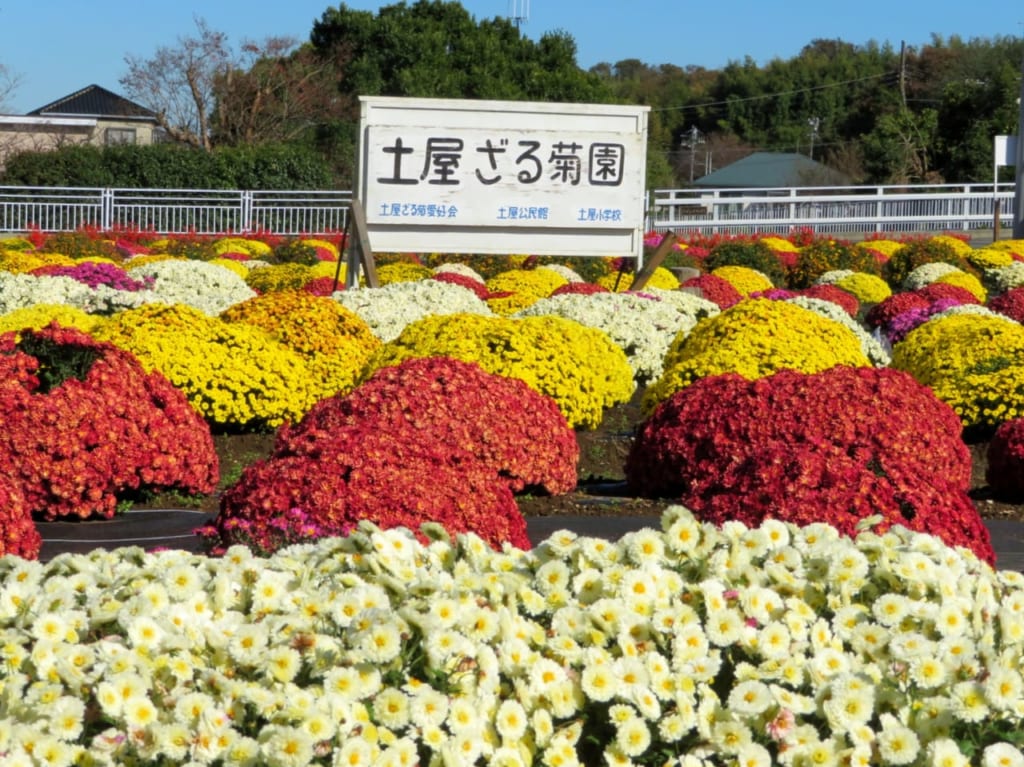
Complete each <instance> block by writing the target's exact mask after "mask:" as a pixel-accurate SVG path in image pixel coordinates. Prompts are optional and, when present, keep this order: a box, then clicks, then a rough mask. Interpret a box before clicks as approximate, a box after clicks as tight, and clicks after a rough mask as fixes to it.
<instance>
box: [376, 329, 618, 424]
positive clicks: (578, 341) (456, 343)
mask: <svg viewBox="0 0 1024 767" xmlns="http://www.w3.org/2000/svg"><path fill="white" fill-rule="evenodd" d="M415 357H454V358H455V359H460V360H464V361H467V362H475V363H477V364H479V365H480V366H481V367H482V368H483V369H484V370H486V371H487V372H489V373H494V374H496V375H503V376H506V377H508V378H519V379H520V380H522V381H525V382H526V384H527V385H528V386H530V387H531V388H533V389H534V390H536V391H538V392H540V393H541V394H546V395H547V396H549V397H551V398H552V399H554V400H555V402H557V403H558V407H559V409H560V410H561V411H562V413H563V414H564V415H565V418H566V421H568V422H569V425H570V426H573V427H582V428H594V427H596V426H597V425H598V424H600V423H601V419H602V417H603V415H604V409H605V408H606V407H609V406H611V405H614V404H616V403H620V402H626V401H628V400H629V398H630V397H631V396H632V394H633V390H634V382H633V371H632V368H630V366H629V360H628V359H627V358H626V354H625V352H623V351H622V349H620V348H619V347H618V346H616V345H615V343H614V342H613V341H612V340H611V338H610V337H609V336H608V334H607V333H605V332H604V331H602V330H598V329H596V328H589V327H585V326H584V325H581V324H579V323H578V322H575V321H573V320H568V319H564V318H562V317H552V316H543V317H522V318H510V317H501V316H497V315H490V316H484V315H477V314H465V313H460V314H446V315H431V316H429V317H425V318H423V319H421V320H417V321H416V322H413V323H411V324H409V325H407V326H406V327H405V329H404V330H403V331H402V333H401V335H399V337H398V338H396V339H395V340H393V341H390V342H388V343H386V344H385V345H384V346H383V347H382V348H381V350H380V351H379V352H378V353H377V354H376V355H374V357H373V359H372V360H371V361H370V364H369V365H368V366H367V369H366V375H367V376H368V375H370V374H371V373H372V372H373V371H375V370H377V369H378V368H381V367H386V366H388V365H397V364H398V363H400V362H402V361H403V360H406V359H410V358H415Z"/></svg>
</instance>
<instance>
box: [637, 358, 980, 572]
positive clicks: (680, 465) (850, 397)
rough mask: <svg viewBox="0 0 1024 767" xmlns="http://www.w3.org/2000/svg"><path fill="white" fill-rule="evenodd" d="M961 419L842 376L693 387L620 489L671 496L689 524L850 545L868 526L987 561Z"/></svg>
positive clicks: (648, 432) (882, 382)
mask: <svg viewBox="0 0 1024 767" xmlns="http://www.w3.org/2000/svg"><path fill="white" fill-rule="evenodd" d="M960 432H961V426H960V421H959V419H958V418H957V416H956V413H955V412H954V411H953V409H952V408H950V407H949V406H948V405H946V404H945V403H943V402H942V401H941V400H939V399H937V398H936V397H935V395H934V394H933V393H932V391H931V390H930V389H929V388H927V387H925V386H922V385H921V384H919V383H917V381H915V380H914V379H913V377H911V376H910V375H908V374H906V373H903V372H901V371H898V370H894V369H889V368H882V369H877V368H852V367H846V366H838V367H834V368H831V369H829V370H826V371H823V372H821V373H816V374H813V375H807V374H803V373H798V372H795V371H788V370H786V371H781V372H779V373H776V374H774V375H771V376H768V377H765V378H762V379H759V380H756V381H747V380H746V379H744V378H742V377H741V376H739V375H736V374H733V373H728V374H725V375H719V376H711V377H708V378H703V379H699V380H698V381H696V382H695V383H693V384H691V385H690V386H688V387H686V388H685V389H681V390H680V391H678V392H676V393H675V394H674V395H673V396H672V397H670V398H669V399H668V400H666V401H665V402H663V403H661V404H660V405H659V406H658V407H657V408H656V409H655V411H654V412H653V413H652V415H651V417H650V418H649V419H648V420H647V421H646V422H645V423H644V424H642V425H641V427H640V428H639V429H638V432H637V436H636V440H635V441H634V444H633V447H632V449H631V451H630V454H629V456H628V457H627V462H626V480H627V482H628V484H629V486H630V487H631V488H632V489H633V490H634V491H637V492H639V493H641V494H643V495H645V496H648V497H660V498H669V497H673V496H678V497H679V498H680V501H681V503H683V504H684V505H685V506H687V507H689V508H690V509H691V510H692V511H693V512H694V514H695V515H697V516H698V517H700V518H702V519H705V520H707V521H710V522H713V523H714V524H722V523H724V522H727V521H729V520H738V521H740V522H743V523H744V524H747V525H751V526H756V525H758V524H760V523H761V522H762V521H763V520H765V519H767V518H773V519H780V520H782V521H785V522H792V523H795V524H798V525H807V524H810V523H812V522H827V523H828V524H830V525H832V526H834V527H835V528H836V529H837V530H839V531H840V532H842V533H844V534H846V535H850V536H854V535H856V533H857V525H858V523H859V522H860V521H861V520H863V519H864V518H865V517H869V516H872V515H876V514H878V515H881V516H882V519H883V521H882V523H881V524H880V525H879V527H878V529H879V530H885V529H887V528H888V527H889V526H890V525H902V526H904V527H906V528H908V529H911V530H916V531H919V532H924V533H930V534H933V535H936V536H938V537H939V538H941V539H942V540H943V541H945V542H946V543H947V544H948V545H951V546H964V547H967V548H969V549H971V550H973V551H974V552H975V554H977V556H978V557H979V558H981V559H983V560H985V561H987V562H990V563H992V562H994V560H995V553H994V552H993V550H992V546H991V542H990V539H989V534H988V530H987V528H986V527H985V525H984V523H983V522H982V519H981V517H980V515H979V514H978V513H977V511H976V510H975V508H974V505H973V503H972V502H971V500H970V498H969V496H968V495H967V490H968V488H969V486H970V477H971V459H970V454H969V452H968V450H967V447H966V446H965V445H964V443H963V441H962V440H961V439H960Z"/></svg>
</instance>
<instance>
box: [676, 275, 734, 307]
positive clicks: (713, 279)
mask: <svg viewBox="0 0 1024 767" xmlns="http://www.w3.org/2000/svg"><path fill="white" fill-rule="evenodd" d="M679 287H680V288H697V289H698V290H700V292H701V296H702V297H703V298H706V299H707V300H708V301H711V302H712V303H714V304H718V308H719V309H728V308H729V307H730V306H732V305H733V304H738V303H739V302H740V300H741V299H742V298H743V296H742V294H741V293H740V292H739V291H738V290H736V288H735V287H734V286H733V284H732V283H731V282H729V281H728V280H727V279H725V278H724V277H719V276H718V275H717V274H702V275H701V276H700V277H691V278H690V279H688V280H686V281H685V282H683V283H682V284H681V285H680V286H679Z"/></svg>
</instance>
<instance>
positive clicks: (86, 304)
mask: <svg viewBox="0 0 1024 767" xmlns="http://www.w3.org/2000/svg"><path fill="white" fill-rule="evenodd" d="M157 300H158V298H157V296H156V294H155V293H153V291H151V290H117V289H116V288H112V287H110V286H109V285H98V286H97V287H96V288H91V287H89V286H88V285H86V284H85V283H84V282H80V281H78V280H76V279H74V278H73V277H67V276H65V275H61V276H49V275H40V276H38V277H37V276H35V275H32V274H12V273H10V272H5V271H0V314H7V313H8V312H12V311H14V310H15V309H25V308H29V307H32V306H35V305H36V304H61V305H64V306H74V307H75V308H77V309H81V310H82V311H84V312H88V313H89V314H113V313H115V312H118V311H120V310H122V309H132V308H135V307H137V306H141V305H142V304H146V303H151V302H153V301H157Z"/></svg>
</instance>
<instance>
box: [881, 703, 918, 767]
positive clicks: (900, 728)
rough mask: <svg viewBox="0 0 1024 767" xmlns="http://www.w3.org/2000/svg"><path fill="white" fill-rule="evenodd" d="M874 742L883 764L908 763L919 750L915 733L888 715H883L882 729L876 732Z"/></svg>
mask: <svg viewBox="0 0 1024 767" xmlns="http://www.w3.org/2000/svg"><path fill="white" fill-rule="evenodd" d="M875 743H876V744H877V745H878V753H879V756H881V757H882V759H883V763H884V764H910V763H911V762H913V761H914V760H915V759H917V756H918V754H919V753H920V751H921V742H920V741H919V740H918V737H917V734H916V733H915V732H914V731H913V730H911V729H910V728H909V727H906V726H904V725H902V724H900V723H899V722H897V721H896V720H895V719H893V718H892V717H891V716H890V715H883V717H882V731H881V732H880V733H878V736H877V738H876V739H875Z"/></svg>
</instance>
